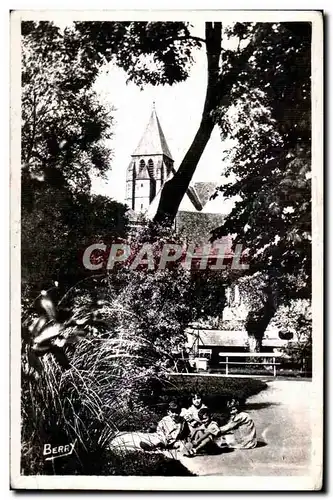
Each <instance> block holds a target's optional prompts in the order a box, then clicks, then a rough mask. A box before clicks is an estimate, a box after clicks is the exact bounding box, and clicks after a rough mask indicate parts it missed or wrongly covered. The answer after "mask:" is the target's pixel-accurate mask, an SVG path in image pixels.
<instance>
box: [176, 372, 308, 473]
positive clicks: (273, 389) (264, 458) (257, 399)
mask: <svg viewBox="0 0 333 500" xmlns="http://www.w3.org/2000/svg"><path fill="white" fill-rule="evenodd" d="M312 390H313V384H312V383H311V382H310V381H303V380H302V381H300V380H291V381H290V380H283V381H279V380H274V381H269V382H268V388H267V389H266V390H264V391H262V392H260V393H259V394H257V395H255V396H252V397H251V398H249V399H248V402H247V408H246V410H245V411H247V412H248V413H249V414H250V415H251V416H252V418H253V420H254V422H255V424H256V428H257V437H258V440H259V441H260V442H261V443H259V447H257V448H255V449H253V450H235V451H232V452H230V453H223V454H221V455H205V456H197V457H193V458H187V457H182V456H180V455H178V456H177V458H178V459H179V460H180V461H181V462H182V464H183V465H185V467H186V468H187V469H189V470H190V471H191V472H193V473H194V474H197V475H227V476H234V475H236V476H252V475H260V476H269V475H274V476H295V475H300V476H304V475H308V473H309V467H310V455H311V415H310V403H311V399H312V398H311V392H312ZM260 444H262V445H261V446H260Z"/></svg>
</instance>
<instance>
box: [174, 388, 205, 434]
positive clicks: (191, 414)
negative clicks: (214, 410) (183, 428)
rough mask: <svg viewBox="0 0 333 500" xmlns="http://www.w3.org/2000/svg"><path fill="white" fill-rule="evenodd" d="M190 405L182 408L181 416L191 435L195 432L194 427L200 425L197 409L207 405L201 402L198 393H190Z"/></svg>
mask: <svg viewBox="0 0 333 500" xmlns="http://www.w3.org/2000/svg"><path fill="white" fill-rule="evenodd" d="M191 400H192V405H191V406H190V407H189V408H187V409H186V408H182V411H181V414H180V415H181V416H182V417H183V418H184V419H185V420H186V422H187V423H188V426H189V429H190V432H191V435H192V434H193V433H194V432H195V429H196V428H198V427H199V426H200V425H201V421H200V418H199V416H198V413H199V410H201V408H207V406H206V405H205V404H204V403H203V402H202V398H201V395H200V394H193V395H192V398H191Z"/></svg>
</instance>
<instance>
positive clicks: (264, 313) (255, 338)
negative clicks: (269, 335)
mask: <svg viewBox="0 0 333 500" xmlns="http://www.w3.org/2000/svg"><path fill="white" fill-rule="evenodd" d="M275 311H276V307H275V304H274V302H273V300H272V297H270V296H269V297H267V300H266V302H265V305H264V306H263V307H262V308H261V309H259V310H258V311H250V312H249V313H248V315H247V318H246V324H245V328H246V331H247V334H248V339H249V350H250V352H260V351H261V347H262V339H263V337H264V334H265V331H266V328H267V326H268V324H269V322H270V320H271V319H272V318H273V316H274V314H275Z"/></svg>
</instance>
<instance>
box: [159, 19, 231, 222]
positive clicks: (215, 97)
mask: <svg viewBox="0 0 333 500" xmlns="http://www.w3.org/2000/svg"><path fill="white" fill-rule="evenodd" d="M205 26H206V52H207V64H208V82H207V91H206V98H205V104H204V109H203V112H202V118H201V123H200V125H199V128H198V131H197V133H196V135H195V137H194V140H193V142H192V144H191V146H190V148H189V150H188V151H187V153H186V155H185V157H184V159H183V161H182V163H181V165H180V167H179V169H178V171H177V172H176V173H175V175H174V176H173V178H172V179H171V180H169V181H168V182H166V183H165V184H164V186H163V189H162V193H161V198H160V202H159V205H158V209H157V212H156V215H155V217H154V223H156V224H161V225H165V226H171V225H172V223H173V221H174V219H175V217H176V214H177V211H178V208H179V205H180V203H181V201H182V199H183V197H184V195H185V193H186V191H187V189H188V187H189V185H190V182H191V179H192V177H193V174H194V172H195V169H196V167H197V165H198V162H199V160H200V158H201V155H202V153H203V151H204V149H205V147H206V145H207V143H208V141H209V139H210V136H211V133H212V131H213V128H214V119H213V117H212V111H213V110H214V109H215V108H216V106H217V104H218V103H219V102H220V97H221V96H220V94H221V88H220V78H219V76H220V75H219V71H220V55H221V42H222V34H221V33H222V24H221V23H206V25H205Z"/></svg>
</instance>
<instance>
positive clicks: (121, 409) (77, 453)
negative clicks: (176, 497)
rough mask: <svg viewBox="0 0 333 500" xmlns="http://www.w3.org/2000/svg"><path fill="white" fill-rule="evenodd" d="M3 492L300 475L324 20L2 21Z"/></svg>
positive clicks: (319, 441) (310, 476)
mask: <svg viewBox="0 0 333 500" xmlns="http://www.w3.org/2000/svg"><path fill="white" fill-rule="evenodd" d="M11 252H12V259H11V458H10V460H11V487H12V488H13V489H28V490H29V489H50V490H51V489H55V490H56V489H89V490H164V491H167V490H177V491H187V490H204V491H208V490H213V491H222V490H228V491H237V490H320V489H321V488H322V481H323V479H322V478H323V317H322V309H323V281H322V280H323V14H322V12H319V11H273V10H271V11H251V10H249V11H222V10H221V11H217V10H216V11H190V10H188V11H185V10H184V11H171V10H169V11H116V10H114V11H112V10H110V11H83V10H82V11H80V10H78V11H13V12H12V14H11Z"/></svg>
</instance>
